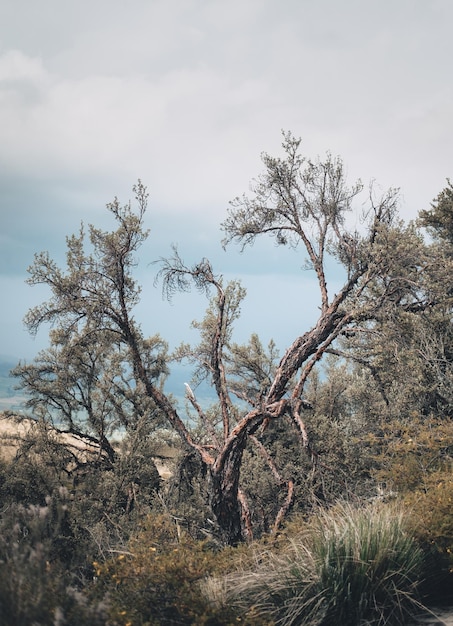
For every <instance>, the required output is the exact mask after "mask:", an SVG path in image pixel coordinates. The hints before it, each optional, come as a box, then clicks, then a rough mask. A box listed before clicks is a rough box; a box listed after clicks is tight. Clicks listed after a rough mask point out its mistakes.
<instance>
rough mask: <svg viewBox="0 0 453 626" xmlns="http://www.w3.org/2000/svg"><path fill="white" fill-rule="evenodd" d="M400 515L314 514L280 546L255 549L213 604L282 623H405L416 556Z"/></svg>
mask: <svg viewBox="0 0 453 626" xmlns="http://www.w3.org/2000/svg"><path fill="white" fill-rule="evenodd" d="M403 516H404V513H403V510H402V509H401V508H397V507H396V506H395V505H384V504H379V505H370V506H366V507H364V508H353V507H351V506H348V505H338V506H336V507H334V508H332V509H330V510H329V511H320V512H319V514H318V515H317V516H314V517H313V519H312V520H311V521H310V522H309V523H307V524H306V525H305V527H304V528H303V529H302V530H301V531H299V532H298V533H297V534H296V535H293V536H292V538H291V539H289V540H288V541H287V545H286V547H285V548H284V549H280V550H272V549H271V550H269V549H267V550H266V551H265V552H263V550H262V549H258V550H257V552H256V557H255V567H254V568H245V569H243V570H242V571H238V572H236V573H235V574H230V575H227V576H226V577H224V578H223V579H222V581H221V583H219V584H218V585H217V588H220V587H222V588H223V598H222V594H218V596H217V600H218V601H219V595H220V598H221V601H222V599H223V602H224V603H225V604H230V605H233V606H236V607H237V609H238V610H239V611H240V612H242V613H243V614H247V611H250V609H251V607H253V610H254V611H255V612H258V614H261V615H263V616H268V617H269V618H272V619H274V620H275V622H276V623H277V624H281V625H282V626H291V625H296V624H297V625H304V624H306V625H307V626H308V625H310V626H316V625H318V626H321V625H325V626H328V625H331V624H335V623H337V624H341V625H342V626H347V625H350V626H352V625H357V624H362V623H366V622H368V623H373V624H403V623H406V620H407V618H408V617H409V616H411V615H412V614H413V613H416V612H417V610H418V607H419V604H418V602H417V587H418V584H419V581H420V579H421V577H422V575H423V567H424V554H423V552H422V550H421V548H419V547H418V546H417V544H416V542H415V541H414V539H412V537H411V536H410V535H409V534H408V533H407V532H406V530H405V523H404V521H403ZM213 587H214V586H213ZM221 601H220V603H221Z"/></svg>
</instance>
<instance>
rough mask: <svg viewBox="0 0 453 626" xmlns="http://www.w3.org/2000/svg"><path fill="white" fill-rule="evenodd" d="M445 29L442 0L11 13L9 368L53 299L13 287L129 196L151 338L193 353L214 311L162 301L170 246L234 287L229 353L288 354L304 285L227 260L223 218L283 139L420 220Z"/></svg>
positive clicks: (440, 93)
mask: <svg viewBox="0 0 453 626" xmlns="http://www.w3.org/2000/svg"><path fill="white" fill-rule="evenodd" d="M452 23H453V3H452V2H451V0H429V1H427V0H342V1H341V2H339V1H338V0H316V1H315V0H280V1H279V2H277V1H276V0H228V1H226V0H222V1H219V0H211V1H208V0H133V1H131V2H128V3H126V2H124V1H119V0H105V1H104V0H90V1H89V2H88V1H86V0H79V1H78V2H70V1H69V0H67V1H65V0H40V1H39V2H36V1H35V0H29V1H24V0H2V2H1V4H0V211H1V229H0V233H1V234H0V293H1V294H2V299H3V302H2V307H1V324H0V355H7V356H8V357H11V358H13V360H14V359H27V360H30V359H31V358H33V356H34V355H35V354H36V353H37V351H38V350H39V349H40V348H42V347H45V346H46V344H47V337H46V333H45V332H44V333H40V334H39V335H38V337H37V338H36V339H35V340H33V339H31V338H30V337H29V336H28V334H27V333H26V331H25V330H24V328H23V325H22V318H23V316H24V315H25V313H26V311H27V310H28V308H30V307H31V306H34V305H36V304H38V303H39V302H40V301H41V300H42V299H44V298H45V297H46V295H47V292H46V291H45V290H44V289H39V288H36V287H35V288H31V287H28V286H27V285H25V282H24V281H25V279H26V277H27V273H26V268H27V267H28V266H29V265H30V264H31V263H32V261H33V255H34V253H35V252H38V251H41V250H48V251H49V252H50V253H51V255H52V256H53V257H55V259H57V261H58V262H59V263H61V264H62V263H63V262H64V252H65V236H66V235H69V234H71V233H73V232H75V231H77V230H78V228H79V225H80V222H81V221H82V220H83V221H84V222H85V223H94V224H96V225H97V226H99V227H103V228H106V229H107V228H111V227H113V226H114V224H113V222H112V221H111V220H110V219H109V216H108V214H107V212H106V210H105V204H106V203H107V202H108V201H110V200H112V199H113V197H114V196H118V197H119V198H120V200H121V201H122V202H127V201H128V200H129V198H131V197H132V192H131V188H132V185H133V184H134V183H135V181H136V180H137V179H138V178H141V179H142V180H143V182H144V183H145V184H146V185H148V187H149V192H150V204H149V211H148V213H147V217H146V224H147V226H148V227H149V228H150V229H151V235H150V238H149V240H148V242H147V243H146V245H145V246H144V248H143V249H142V251H141V253H140V267H139V268H138V276H139V280H140V281H141V282H142V284H143V300H142V304H141V306H140V308H139V312H138V317H139V319H140V321H141V322H142V325H143V328H144V330H145V332H146V333H147V334H154V333H155V332H160V333H161V334H162V336H163V337H165V338H166V339H167V340H169V341H170V343H171V345H176V344H178V343H179V342H180V341H181V340H183V339H185V338H186V339H187V338H189V339H194V336H193V333H192V332H191V331H190V329H189V327H190V322H191V320H192V319H193V318H194V317H201V315H202V312H203V311H204V309H205V306H206V302H205V301H204V300H203V299H202V298H200V297H199V296H198V295H197V294H194V295H179V296H177V297H175V299H174V302H173V304H172V305H170V304H168V303H167V302H164V301H162V299H161V294H160V291H159V289H158V288H155V287H154V286H153V280H154V275H155V272H156V268H155V266H153V265H152V264H151V262H152V261H153V260H155V259H157V258H158V257H160V256H163V255H166V254H168V253H169V252H170V246H171V244H172V243H174V244H177V245H178V247H179V250H180V253H181V255H182V256H183V258H184V259H185V260H186V261H187V262H189V263H191V262H194V261H197V260H198V259H199V258H200V257H202V256H207V257H209V258H211V260H212V261H213V263H214V267H215V269H216V271H217V272H219V273H222V274H223V275H224V276H225V278H240V279H241V280H242V281H243V284H244V285H245V287H246V288H247V291H248V298H247V300H246V302H245V303H244V306H243V318H242V320H241V321H240V323H239V324H238V330H237V337H236V338H237V340H245V339H246V338H247V337H248V336H249V335H250V333H251V332H258V333H259V334H260V336H261V337H262V339H263V341H264V342H267V341H268V340H269V339H270V338H271V337H274V338H275V340H276V341H277V344H278V346H279V347H280V349H281V351H283V350H284V348H285V347H286V346H287V345H288V343H290V342H291V341H292V340H293V339H294V338H295V337H296V336H297V335H298V334H301V333H302V332H304V331H305V330H306V329H307V326H308V325H309V324H310V322H311V320H312V319H313V316H314V314H315V313H316V311H317V308H316V307H317V305H318V301H317V299H316V288H315V284H314V282H313V276H312V275H311V274H310V273H309V272H306V271H303V270H301V266H302V264H303V257H302V256H299V255H298V254H297V253H290V252H288V251H284V250H281V249H278V248H275V247H274V245H273V243H272V242H267V243H265V242H263V243H260V244H259V245H256V246H255V247H254V248H252V249H251V250H249V251H247V252H245V253H244V254H242V255H241V254H240V253H239V251H238V250H237V249H235V248H234V247H232V248H231V249H229V250H228V251H227V252H224V251H223V250H222V248H221V246H220V239H221V233H220V231H219V224H220V223H221V221H222V220H223V219H224V218H225V215H226V209H227V207H228V201H229V200H231V199H232V198H234V197H235V196H237V195H240V194H242V193H243V192H244V191H247V190H248V188H249V182H250V180H251V179H252V178H253V177H256V176H257V175H258V174H259V173H260V171H261V169H262V168H261V162H260V154H261V153H262V151H266V152H270V153H272V154H279V153H280V144H281V129H285V130H291V131H293V133H294V134H295V135H296V136H300V137H302V140H303V144H302V146H303V147H302V149H303V151H304V152H305V153H306V154H307V155H308V156H313V157H315V156H316V155H318V154H319V155H320V156H323V155H324V154H325V152H326V151H328V150H330V151H331V152H332V153H334V154H339V155H341V156H342V157H343V159H344V161H345V164H346V167H347V171H348V174H349V178H350V181H351V183H352V182H353V181H354V180H355V179H356V178H359V177H360V178H362V180H363V181H364V182H365V183H366V184H367V183H368V181H369V180H370V179H376V181H377V182H378V183H379V185H380V186H381V187H382V189H383V190H385V189H386V188H388V187H391V186H393V187H400V188H401V195H402V200H401V213H402V216H403V217H404V218H405V219H406V220H409V219H413V218H415V217H416V215H417V213H418V211H419V210H420V209H423V208H427V207H428V206H429V203H430V202H431V200H432V199H433V198H434V197H435V196H436V195H437V194H438V193H439V191H440V190H441V189H442V188H443V187H444V186H445V182H446V181H445V179H446V177H448V176H451V175H452V174H453V163H452V151H453V118H452V102H453V98H452V97H453V82H452V80H451V60H452V58H453V54H452V52H453V40H452V37H451V24H452ZM359 208H360V207H358V209H359ZM335 278H336V276H335V271H334V272H333V279H334V280H335ZM332 290H334V287H333V288H332Z"/></svg>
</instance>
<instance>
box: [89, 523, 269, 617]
mask: <svg viewBox="0 0 453 626" xmlns="http://www.w3.org/2000/svg"><path fill="white" fill-rule="evenodd" d="M219 554H220V555H221V553H216V552H214V551H213V550H212V547H209V546H208V545H207V543H206V542H203V541H197V540H195V539H193V538H191V537H190V536H189V535H188V534H187V533H185V532H184V531H183V530H182V529H181V528H180V527H179V526H178V525H177V524H176V523H175V521H174V520H173V519H171V518H170V517H169V516H166V515H151V516H150V517H149V518H148V520H147V523H146V525H145V526H144V527H143V528H142V530H141V531H140V532H139V533H138V534H137V535H136V537H135V538H134V539H133V540H131V541H130V543H129V546H128V551H127V552H124V553H122V554H119V555H118V556H117V557H116V558H114V559H111V560H109V561H106V562H105V563H104V564H99V563H95V564H94V566H95V569H96V573H97V576H98V577H99V579H98V591H99V593H100V594H101V595H102V596H103V595H108V597H109V602H110V612H109V613H110V621H109V622H108V623H109V624H112V625H115V626H126V624H134V626H135V625H138V624H143V625H145V624H146V625H147V626H158V625H161V624H181V625H184V624H196V625H197V626H203V625H204V626H208V625H212V626H217V625H218V626H222V625H225V626H226V625H228V624H237V621H236V614H235V613H233V611H231V610H230V609H228V608H225V607H220V608H219V607H217V606H215V605H214V604H213V603H212V602H210V601H209V600H208V598H207V597H206V596H205V594H204V593H203V590H202V588H201V585H200V583H201V582H202V581H203V580H204V578H205V577H206V576H207V575H208V574H209V573H212V572H213V571H215V569H216V568H218V567H221V563H222V558H221V556H220V558H219ZM226 554H227V561H228V563H229V560H228V559H229V557H230V551H229V550H228V549H227V550H226ZM241 623H242V624H244V625H246V624H249V625H250V626H252V624H256V625H258V624H260V623H262V622H259V621H248V622H246V621H242V622H241Z"/></svg>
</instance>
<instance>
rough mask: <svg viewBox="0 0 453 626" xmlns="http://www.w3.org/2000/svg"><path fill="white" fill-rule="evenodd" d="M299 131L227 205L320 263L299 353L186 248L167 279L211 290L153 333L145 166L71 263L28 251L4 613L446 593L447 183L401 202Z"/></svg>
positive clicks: (167, 612) (358, 600)
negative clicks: (43, 335)
mask: <svg viewBox="0 0 453 626" xmlns="http://www.w3.org/2000/svg"><path fill="white" fill-rule="evenodd" d="M299 148H300V141H299V140H297V139H295V138H294V137H293V136H292V135H291V134H287V133H285V134H284V137H283V154H284V156H283V158H274V157H271V156H270V155H266V154H265V155H263V165H264V171H263V174H262V176H261V177H260V178H259V179H258V180H256V181H254V183H253V185H252V187H251V191H250V194H249V195H244V196H242V197H239V198H236V199H235V200H234V201H233V202H232V203H231V205H230V209H229V211H228V213H227V217H226V219H225V221H224V223H223V224H222V230H223V233H224V241H223V243H224V245H225V246H227V245H231V244H232V243H239V244H240V245H241V246H242V247H244V246H246V245H249V244H253V242H254V241H255V240H256V239H257V238H261V237H265V236H271V237H273V238H274V240H275V242H276V244H277V245H279V246H286V247H289V248H291V249H292V250H293V252H294V255H295V262H296V263H297V264H298V267H300V265H301V264H302V263H304V267H305V268H306V269H307V270H310V271H311V272H313V276H314V277H315V279H316V283H317V285H318V289H319V316H318V319H317V320H316V321H315V322H314V324H313V326H312V327H311V328H308V329H304V328H302V329H300V334H298V335H297V336H296V337H294V340H293V342H292V343H291V344H290V345H289V346H288V347H287V349H286V351H285V352H284V354H283V355H280V354H279V351H278V350H277V347H276V345H275V343H274V342H273V341H271V342H269V344H268V345H263V343H262V342H261V340H260V338H259V337H258V336H257V335H256V333H254V332H253V329H251V335H250V339H249V341H248V342H247V343H246V344H244V345H241V344H238V343H236V342H235V341H234V324H235V321H236V320H237V319H238V317H239V316H240V307H241V303H242V301H243V299H244V298H245V297H246V294H245V290H244V289H243V287H242V286H241V285H240V283H239V282H238V281H230V282H226V281H225V279H224V278H223V277H222V275H221V274H217V273H216V272H215V271H214V268H213V267H212V265H211V263H210V261H209V260H208V259H206V258H202V259H201V260H200V261H198V262H195V263H193V264H186V263H185V261H184V260H183V258H182V256H181V255H180V253H179V251H178V250H177V249H176V248H174V249H173V250H172V251H171V253H170V256H169V257H168V258H165V259H160V261H159V263H158V273H157V278H156V281H157V282H159V284H160V285H161V286H162V288H163V292H164V294H166V296H167V297H168V298H173V297H175V296H176V295H177V294H180V293H184V292H185V291H187V290H189V289H192V288H195V289H196V290H198V291H199V292H200V294H201V295H204V296H206V297H207V298H208V300H207V309H206V313H205V316H204V318H203V319H202V320H196V321H195V322H193V323H192V326H193V327H194V328H195V329H196V330H197V331H198V333H199V342H198V343H197V345H188V344H182V345H181V346H179V347H178V348H177V349H176V350H175V351H174V352H173V353H170V351H169V348H168V345H167V342H166V341H165V339H164V338H162V337H161V336H160V335H159V334H157V331H158V329H156V334H155V335H153V336H151V337H145V336H144V334H143V332H142V329H141V327H140V325H139V324H138V323H137V319H136V316H135V307H136V305H137V304H138V302H139V297H140V290H141V287H140V285H138V284H137V283H136V280H135V277H134V270H135V267H136V263H137V259H138V258H139V257H138V251H139V249H140V247H141V246H144V245H146V243H147V236H148V232H147V231H146V230H144V227H143V216H144V214H145V211H146V208H147V202H148V194H147V190H146V188H145V186H144V185H143V184H142V183H141V181H139V182H138V183H137V185H136V186H135V187H134V194H135V205H134V208H133V206H132V204H131V203H128V204H126V205H124V206H122V205H121V204H120V203H119V201H118V200H117V199H115V200H114V201H113V202H112V203H110V204H109V205H108V206H107V209H108V211H109V213H110V215H111V217H112V219H113V221H114V223H115V225H116V229H114V230H112V231H109V232H104V231H102V230H100V229H98V228H96V227H95V226H94V225H90V226H89V227H88V229H87V230H85V227H83V226H82V227H81V229H80V232H79V233H78V234H76V235H72V236H70V237H68V238H67V257H66V267H64V268H60V267H58V265H57V264H56V263H55V261H54V260H53V259H51V258H50V256H49V254H48V253H47V252H41V253H38V254H36V256H35V261H34V263H33V265H32V266H31V267H30V268H29V275H30V278H29V283H30V284H32V285H34V284H45V285H47V286H48V287H49V289H50V293H51V295H50V297H49V299H48V300H47V301H45V302H43V303H41V304H40V305H38V306H37V307H35V308H33V309H31V310H30V311H29V313H28V314H27V316H26V319H25V323H26V325H27V327H28V329H29V331H30V332H31V333H35V332H37V331H38V330H39V328H41V326H42V325H43V324H48V325H49V328H50V332H49V347H48V348H47V349H46V350H43V351H41V352H40V353H39V354H38V355H37V356H36V358H35V359H34V360H33V361H32V362H30V363H25V364H24V363H21V364H19V365H17V366H15V367H14V369H13V371H12V373H13V375H14V377H15V384H17V386H18V388H19V390H20V393H22V394H23V397H24V398H25V402H24V405H23V407H22V413H21V414H20V415H18V414H17V413H14V412H13V411H9V412H4V413H3V415H2V418H1V419H0V427H1V428H2V431H1V432H0V436H1V440H2V441H1V442H0V451H1V452H2V455H1V457H0V474H1V475H0V623H2V624H5V625H6V626H9V625H11V626H13V625H14V626H20V625H24V626H25V625H29V624H34V625H40V624H42V625H47V624H65V625H71V624H74V625H75V624H77V625H78V626H79V625H81V626H83V625H84V624H87V625H88V624H89V625H90V626H92V625H94V626H96V625H97V624H99V625H101V624H103V625H104V624H105V625H111V626H118V625H122V626H127V625H143V626H144V625H145V624H146V625H158V624H194V625H216V624H219V625H222V624H225V625H227V624H229V625H232V624H237V623H241V624H248V625H250V626H251V625H255V624H257V625H260V624H262V625H267V626H271V625H274V624H275V625H277V624H280V625H294V626H296V625H302V624H307V625H308V624H310V625H319V626H330V625H331V624H333V623H336V624H341V625H345V626H348V625H351V626H352V625H357V626H358V625H361V624H382V625H383V624H411V623H413V621H414V619H416V617H417V616H418V615H420V614H422V613H423V610H424V608H423V607H424V605H425V604H432V603H433V602H436V603H440V602H442V601H444V600H445V599H450V600H451V588H452V582H453V580H452V572H453V559H452V551H453V516H452V502H453V480H452V469H453V468H452V453H453V423H452V417H453V368H452V363H453V332H452V328H453V326H452V289H451V276H452V275H453V272H452V270H453V231H452V229H451V224H452V220H451V215H453V188H452V186H451V185H450V183H448V186H447V187H446V188H445V189H444V190H443V191H441V193H440V194H439V196H438V197H437V198H436V199H435V200H434V201H433V204H432V206H431V207H430V208H427V209H426V210H425V211H422V212H421V213H420V215H419V218H418V220H417V222H416V223H410V224H405V223H404V222H403V221H402V220H400V219H399V217H398V212H397V204H398V202H397V200H398V199H397V194H396V193H395V192H394V191H393V190H390V191H389V192H388V193H386V194H384V195H383V196H382V197H376V195H375V194H374V192H373V189H371V191H370V192H369V193H365V196H366V197H365V198H362V197H361V195H362V194H363V186H362V185H361V183H357V184H355V185H352V186H349V185H348V184H347V182H346V180H345V174H344V168H343V164H342V161H341V159H339V158H334V157H332V156H331V155H327V157H326V158H325V160H320V159H318V160H311V159H308V158H306V157H303V156H302V155H301V154H300V151H299ZM356 206H359V207H361V213H360V216H359V215H358V214H357V210H356ZM351 215H352V216H354V220H352V222H353V223H355V222H358V221H359V220H358V218H359V217H360V223H361V229H360V230H353V229H351V228H350V227H349V224H350V223H351V219H350V217H351ZM427 233H428V234H429V237H427ZM301 253H302V256H300V255H301ZM334 264H336V265H337V267H336V271H335V272H334V275H335V277H336V283H335V284H336V293H332V289H331V288H330V283H331V276H332V266H333V265H334ZM339 268H340V269H341V272H338V269H339ZM339 275H341V276H343V278H344V282H343V284H342V285H338V276H339ZM267 295H268V297H273V294H272V293H269V294H267ZM292 295H293V294H291V293H288V294H287V298H286V299H285V301H284V302H282V306H281V319H278V320H276V321H275V322H276V324H279V325H284V324H285V313H286V311H287V307H290V306H292V304H291V302H292V301H293V299H292ZM180 297H182V296H180ZM182 313H183V309H182ZM257 314H259V315H265V314H266V312H265V311H259V312H257ZM181 319H183V314H182V315H181ZM187 322H188V324H190V320H188V321H187ZM181 364H183V365H184V367H185V368H187V369H190V372H191V376H190V378H188V379H187V384H186V385H185V396H184V398H178V397H176V396H175V394H174V393H172V387H171V385H170V384H169V380H171V371H172V369H173V370H174V369H176V371H177V372H178V371H180V369H179V370H178V368H180V367H181ZM206 387H209V389H210V392H209V394H206V393H205V392H204V391H203V392H201V390H202V389H203V390H205V389H206Z"/></svg>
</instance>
